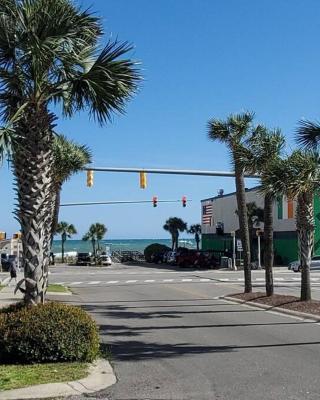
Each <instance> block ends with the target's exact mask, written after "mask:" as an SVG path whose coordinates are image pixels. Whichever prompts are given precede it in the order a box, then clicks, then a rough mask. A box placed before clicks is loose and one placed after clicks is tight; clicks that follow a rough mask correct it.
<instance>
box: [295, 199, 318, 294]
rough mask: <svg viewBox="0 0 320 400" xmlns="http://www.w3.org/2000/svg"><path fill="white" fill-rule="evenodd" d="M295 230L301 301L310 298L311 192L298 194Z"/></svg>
mask: <svg viewBox="0 0 320 400" xmlns="http://www.w3.org/2000/svg"><path fill="white" fill-rule="evenodd" d="M297 230H298V237H299V247H300V263H301V295H300V300H301V301H308V300H311V285H310V264H311V257H312V252H313V245H314V210H313V193H312V192H306V193H303V194H301V195H299V196H298V205H297Z"/></svg>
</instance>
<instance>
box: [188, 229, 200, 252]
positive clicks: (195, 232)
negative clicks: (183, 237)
mask: <svg viewBox="0 0 320 400" xmlns="http://www.w3.org/2000/svg"><path fill="white" fill-rule="evenodd" d="M188 233H191V234H192V235H194V240H195V241H196V245H197V250H199V243H200V235H201V225H200V224H194V225H191V226H190V228H189V229H188Z"/></svg>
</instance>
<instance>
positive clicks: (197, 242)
mask: <svg viewBox="0 0 320 400" xmlns="http://www.w3.org/2000/svg"><path fill="white" fill-rule="evenodd" d="M195 240H196V244H197V251H199V243H200V238H199V234H198V233H196V235H195Z"/></svg>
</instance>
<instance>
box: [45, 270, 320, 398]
mask: <svg viewBox="0 0 320 400" xmlns="http://www.w3.org/2000/svg"><path fill="white" fill-rule="evenodd" d="M88 271H90V272H89V273H90V274H94V275H89V274H88V273H87V274H85V273H84V270H82V271H81V273H80V274H79V277H77V278H79V279H78V281H79V282H81V281H82V282H83V281H84V282H83V283H82V284H79V285H78V286H77V285H75V286H74V287H73V288H72V290H73V291H74V292H75V295H74V296H73V297H72V298H70V299H68V300H69V301H72V302H75V303H76V304H80V305H82V306H83V307H84V308H85V309H86V310H87V311H89V312H90V313H91V314H92V315H93V316H94V317H95V318H96V320H97V322H98V323H99V325H100V327H101V337H102V341H103V343H105V346H106V347H107V348H108V349H109V350H110V351H111V353H112V357H113V366H114V369H115V372H116V375H117V378H118V382H117V383H116V384H115V385H113V386H112V387H111V388H110V389H108V390H106V391H102V392H100V393H97V394H96V395H95V396H96V398H102V399H109V400H133V399H139V400H142V399H153V400H155V399H157V400H159V399H161V400H182V399H183V400H191V399H192V400H193V399H199V400H216V399H219V400H222V399H223V400H256V399H259V400H260V399H261V400H275V399H277V400H288V399H289V400H300V399H301V400H302V399H310V400H315V399H319V398H320V384H319V383H318V376H319V372H320V367H319V356H320V347H319V344H320V340H319V333H320V331H319V329H320V327H319V324H318V323H314V322H312V321H308V320H301V319H299V318H296V317H289V316H285V315H280V314H278V313H274V312H268V311H265V310H262V309H256V308H252V307H247V306H244V305H240V304H232V303H229V302H226V301H223V300H221V299H220V298H219V296H222V295H225V294H228V293H232V292H236V291H241V290H242V285H243V283H242V282H240V281H237V282H231V281H224V282H223V281H221V280H218V279H217V276H221V277H225V276H229V277H230V276H231V275H230V273H229V272H228V271H227V272H226V271H225V272H218V271H200V272H199V271H172V270H167V269H164V268H161V267H156V268H151V269H147V270H146V268H144V267H137V266H130V267H129V266H128V267H123V266H117V267H114V268H111V269H104V270H103V271H101V270H100V271H99V270H92V269H90V270H88ZM70 272H71V271H66V272H65V273H58V272H57V271H52V274H51V277H50V279H51V281H52V280H53V279H57V280H58V279H60V281H62V278H63V279H64V280H65V281H68V280H69V279H70V280H71V279H72V280H73V281H75V273H74V272H71V273H70ZM241 273H243V272H239V274H241ZM262 273H263V272H260V271H254V276H256V277H261V276H262ZM68 274H70V275H68ZM225 274H228V275H225ZM281 274H284V271H279V276H280V275H281ZM285 274H287V272H285ZM291 274H293V273H291ZM193 275H196V276H195V277H193ZM80 276H81V279H80ZM115 276H116V277H115ZM156 276H162V278H161V279H162V280H164V279H173V278H171V277H172V276H176V278H174V279H177V281H172V282H163V281H161V282H158V281H157V279H158V278H155V277H156ZM234 276H235V277H237V276H238V275H237V274H235V275H234ZM284 276H285V275H284ZM291 276H292V275H291ZM293 276H296V277H298V275H296V274H294V275H293ZM141 277H142V278H143V281H144V282H143V283H137V282H128V281H130V280H131V281H135V280H137V281H138V280H141ZM182 279H210V281H207V282H206V281H204V282H198V281H193V280H191V281H182ZM224 279H225V278H224ZM117 280H118V281H119V282H118V283H115V284H113V283H109V284H108V283H106V282H110V281H117ZM90 281H94V282H97V281H100V283H95V284H87V283H85V282H90ZM120 281H121V282H120ZM145 281H149V282H145ZM258 282H259V281H258ZM258 282H257V284H260V283H258ZM279 283H280V284H282V283H281V281H279ZM284 283H286V282H285V281H284ZM277 290H278V289H277ZM289 290H291V289H289Z"/></svg>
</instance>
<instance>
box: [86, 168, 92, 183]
mask: <svg viewBox="0 0 320 400" xmlns="http://www.w3.org/2000/svg"><path fill="white" fill-rule="evenodd" d="M87 186H88V187H92V186H93V171H92V170H91V169H89V170H88V171H87Z"/></svg>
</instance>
